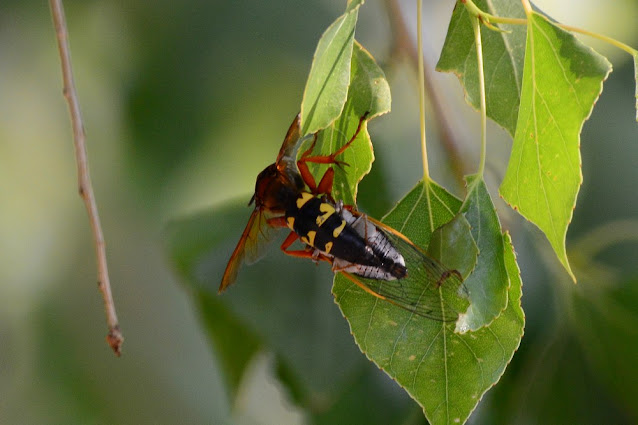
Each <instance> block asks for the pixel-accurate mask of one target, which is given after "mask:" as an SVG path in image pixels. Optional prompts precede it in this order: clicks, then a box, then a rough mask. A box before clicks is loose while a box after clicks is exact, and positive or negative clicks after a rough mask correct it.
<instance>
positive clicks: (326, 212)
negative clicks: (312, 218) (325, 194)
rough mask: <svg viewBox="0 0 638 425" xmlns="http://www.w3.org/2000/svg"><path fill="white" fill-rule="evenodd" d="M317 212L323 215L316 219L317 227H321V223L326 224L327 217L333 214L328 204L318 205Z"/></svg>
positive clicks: (333, 211)
mask: <svg viewBox="0 0 638 425" xmlns="http://www.w3.org/2000/svg"><path fill="white" fill-rule="evenodd" d="M319 211H320V212H322V213H323V214H321V215H319V216H318V217H317V226H321V225H322V224H323V223H325V222H326V220H327V219H328V217H330V216H331V215H332V214H334V213H335V209H334V207H333V206H332V205H330V204H326V203H325V202H323V203H321V204H320V205H319Z"/></svg>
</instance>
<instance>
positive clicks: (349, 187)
mask: <svg viewBox="0 0 638 425" xmlns="http://www.w3.org/2000/svg"><path fill="white" fill-rule="evenodd" d="M350 80H351V81H350V88H349V90H348V98H347V101H346V103H345V106H344V108H343V113H342V114H341V115H340V116H339V118H338V119H337V120H336V121H334V122H333V123H332V124H330V125H329V126H328V127H327V128H326V129H325V130H323V131H321V132H319V135H318V139H317V145H316V146H315V150H314V153H313V154H314V155H330V154H331V153H333V152H336V151H337V150H338V149H339V148H340V147H341V146H343V145H344V144H345V143H347V142H348V140H350V138H351V137H352V135H353V134H354V133H355V131H356V129H357V126H358V125H359V120H360V119H361V117H362V116H363V115H364V114H365V113H366V112H367V113H368V117H367V119H370V118H373V117H376V116H379V115H381V114H384V113H387V112H389V111H390V104H391V100H390V99H391V97H390V86H389V85H388V82H387V80H386V79H385V75H384V74H383V71H382V70H381V68H379V66H378V65H377V63H376V62H375V61H374V59H373V58H372V56H371V55H370V53H368V51H367V50H365V49H364V48H363V47H362V46H361V45H360V44H359V43H355V45H354V48H353V54H352V75H351V78H350ZM307 146H308V143H306V145H304V146H302V148H301V149H299V151H300V152H303V151H304V150H305V148H307ZM337 159H338V160H339V161H344V162H345V163H346V164H347V165H344V166H342V167H340V166H336V167H335V166H333V165H330V166H332V167H333V168H334V170H335V179H334V184H333V189H332V194H333V196H334V198H335V199H339V200H342V201H343V202H344V203H345V204H346V205H355V204H356V198H357V185H358V184H359V182H360V181H361V179H362V178H363V176H365V175H366V174H368V173H369V172H370V168H371V167H372V161H374V154H373V152H372V143H371V142H370V135H369V134H368V129H367V125H366V124H365V123H364V124H363V128H362V129H361V132H360V133H359V135H358V136H357V138H356V139H355V141H354V142H353V143H352V145H350V146H349V147H348V149H346V150H345V152H343V154H341V155H340V156H339V157H338V158H337ZM309 165H310V167H309V168H310V170H311V172H312V173H313V175H314V176H315V178H316V179H317V180H319V179H320V178H321V176H323V173H325V171H326V170H327V168H328V167H329V166H328V165H319V164H309Z"/></svg>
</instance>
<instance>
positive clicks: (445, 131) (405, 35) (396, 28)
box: [385, 0, 466, 187]
mask: <svg viewBox="0 0 638 425" xmlns="http://www.w3.org/2000/svg"><path fill="white" fill-rule="evenodd" d="M385 6H386V10H387V12H388V17H389V19H390V26H391V28H392V37H393V39H394V46H393V52H400V53H403V54H405V55H406V56H407V57H408V59H409V61H410V62H411V63H412V64H413V66H414V68H415V69H416V68H417V63H418V51H417V48H416V46H415V43H414V39H413V37H412V36H410V34H409V32H408V29H407V27H406V24H405V20H404V19H403V15H402V14H401V9H400V7H399V4H398V3H397V1H396V0H386V1H385ZM429 69H430V68H429V67H428V66H425V67H424V69H423V76H424V79H425V91H426V94H427V100H428V102H429V103H430V105H431V106H432V110H433V113H434V114H435V115H436V119H435V120H434V121H435V123H436V126H437V127H438V131H439V134H440V136H441V140H442V142H443V146H444V147H445V149H446V150H447V152H448V155H449V156H450V165H451V167H452V170H453V173H454V176H455V177H456V179H457V182H458V183H459V184H460V185H461V187H463V186H464V185H465V180H464V178H463V176H464V174H465V170H466V166H465V163H464V161H463V157H462V156H461V154H460V152H459V147H458V144H457V143H456V141H455V140H454V135H453V133H454V132H453V131H452V126H451V124H450V122H449V121H448V119H447V116H446V114H445V113H443V106H442V103H441V100H440V99H439V95H438V93H437V90H436V88H435V87H434V84H433V83H432V75H431V73H430V71H429Z"/></svg>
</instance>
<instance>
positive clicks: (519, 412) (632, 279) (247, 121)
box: [0, 0, 638, 424]
mask: <svg viewBox="0 0 638 425" xmlns="http://www.w3.org/2000/svg"><path fill="white" fill-rule="evenodd" d="M442 3H444V4H442ZM545 3H547V4H542V2H541V3H539V5H540V6H541V8H544V9H545V10H547V11H548V12H549V13H550V14H551V15H552V16H553V17H555V18H557V19H559V20H561V21H563V22H565V23H569V24H573V25H578V26H581V27H586V28H588V29H591V30H593V31H597V32H601V33H605V34H608V35H611V36H614V37H617V38H618V39H620V40H622V41H624V42H626V43H628V44H631V45H633V46H638V33H637V32H636V31H637V28H636V27H635V25H634V23H635V22H636V20H637V19H638V13H637V5H636V4H635V2H634V1H631V0H627V1H617V2H613V4H604V5H600V4H599V3H597V2H593V1H592V2H583V1H580V2H575V1H574V2H563V3H566V4H561V5H553V4H552V2H545ZM387 4H389V2H375V1H369V2H368V3H367V4H365V5H364V6H363V8H362V10H361V14H360V19H359V24H358V28H357V38H358V39H359V40H360V41H361V42H362V43H363V45H364V46H366V47H367V48H368V49H369V50H370V51H371V53H372V54H373V55H374V56H375V57H376V58H377V60H378V61H379V62H380V64H381V66H382V67H384V69H385V71H386V73H387V76H388V79H389V81H390V84H391V86H392V90H393V113H392V114H390V115H388V116H386V117H382V118H380V119H378V120H375V121H374V122H372V123H371V124H370V132H371V134H372V138H373V141H374V143H375V150H376V157H377V162H375V165H374V169H373V170H374V171H373V175H372V176H371V177H370V178H368V179H366V180H364V182H363V184H362V187H361V193H360V202H361V205H362V207H363V209H364V210H366V211H368V212H370V213H371V214H372V215H373V216H377V217H380V216H381V215H383V213H384V212H385V211H386V210H387V209H388V208H390V207H391V205H392V204H393V202H395V201H396V200H398V199H399V198H400V197H401V196H402V194H404V193H405V192H406V191H407V190H408V189H409V188H410V187H412V186H413V185H414V183H415V182H416V180H417V179H418V178H419V176H420V175H421V167H420V162H419V161H420V160H419V155H418V153H419V146H418V115H417V109H418V108H417V99H416V96H415V83H416V78H415V75H414V72H413V70H412V68H411V64H410V63H409V62H408V61H407V60H406V59H405V57H401V56H400V55H396V54H395V53H396V52H395V51H394V50H393V46H394V44H393V38H392V33H391V31H390V28H391V25H390V21H389V20H388V17H387V8H386V6H387ZM400 4H401V6H402V10H403V12H404V16H405V17H406V18H407V20H408V25H407V27H408V30H409V31H410V32H413V28H414V27H415V22H413V21H414V19H413V16H414V11H415V6H414V4H413V2H411V1H409V2H408V1H406V2H400ZM576 4H577V5H578V9H577V10H576V8H575V6H574V5H576ZM570 5H571V6H570ZM65 6H66V8H67V21H68V25H69V31H70V42H71V47H72V58H73V65H74V71H75V78H76V85H77V88H78V91H79V95H80V103H81V106H82V110H83V114H84V119H85V127H86V131H87V138H88V149H89V157H90V161H91V172H92V177H93V183H94V188H95V191H96V196H97V200H98V205H99V207H100V214H101V219H102V223H103V227H104V233H105V237H106V241H107V249H108V256H109V262H110V263H109V266H110V272H111V281H112V285H113V292H114V297H115V301H116V305H117V308H118V313H119V318H120V322H121V327H122V330H123V333H124V336H125V338H126V342H125V344H124V354H123V356H122V358H119V359H118V358H115V357H114V356H113V354H112V353H111V351H110V350H109V348H108V346H107V345H106V343H105V342H104V336H105V333H106V329H105V323H104V315H103V311H102V301H101V298H100V295H99V293H98V291H97V289H96V285H95V282H96V272H95V260H94V255H93V247H92V242H91V240H92V239H91V234H90V232H89V226H88V222H87V219H86V213H85V210H84V207H83V205H82V203H81V201H80V199H79V197H78V196H77V191H76V174H75V173H76V172H75V163H74V154H73V147H72V142H71V140H72V139H71V133H70V125H69V118H68V113H67V107H66V104H65V102H64V99H63V97H62V95H61V87H62V84H61V75H60V65H59V58H58V56H57V48H56V42H55V38H54V32H53V28H52V24H51V19H50V15H49V9H48V7H47V4H46V3H45V2H30V1H13V0H8V1H7V0H5V1H3V2H2V3H0V206H1V208H0V247H1V248H0V252H1V253H2V255H0V423H16V424H17V423H20V424H28V423H38V424H44V423H78V424H80V423H81V424H90V423H95V424H102V423H122V424H124V423H131V424H132V423H135V424H141V423H212V424H217V423H241V424H288V423H290V424H299V423H309V422H312V419H311V418H310V417H309V416H308V414H307V413H304V412H303V411H302V410H301V409H298V408H295V407H294V405H293V403H292V401H291V399H290V397H288V393H287V391H286V390H285V389H284V388H283V387H282V386H281V385H280V384H278V383H277V381H276V380H275V379H274V378H273V376H274V372H273V370H272V365H273V359H272V355H270V354H269V353H268V352H264V353H263V354H261V355H259V356H258V358H257V359H256V360H255V361H254V364H253V365H252V366H251V368H250V369H249V371H248V373H247V375H246V377H245V379H244V382H243V384H242V387H241V389H240V392H239V396H238V398H237V400H235V401H231V400H230V399H229V396H228V393H227V391H226V390H225V388H224V383H223V382H224V381H223V374H224V372H223V371H222V370H220V367H219V366H218V363H217V361H216V357H215V354H214V350H212V349H211V346H210V344H209V342H208V341H207V339H206V334H205V332H204V331H203V329H202V327H201V325H200V322H199V320H198V317H199V314H198V311H197V310H196V308H195V305H194V304H193V303H192V302H191V301H192V300H191V298H190V297H189V292H188V291H187V290H186V289H185V287H184V286H183V285H182V284H181V283H180V282H179V281H178V279H177V277H176V274H175V273H174V272H173V270H172V265H171V261H170V258H168V254H167V251H166V249H165V240H164V239H165V234H164V229H165V226H166V223H167V222H168V221H169V220H171V219H172V218H174V217H180V216H184V215H187V214H190V213H194V212H197V211H201V210H203V209H205V208H210V207H212V206H215V205H221V204H223V203H224V202H225V201H227V200H229V199H237V198H238V197H239V198H241V199H242V200H243V199H245V201H246V202H247V201H248V199H249V198H250V196H251V192H252V189H253V185H254V179H255V176H256V174H257V173H258V172H259V171H260V170H261V169H262V168H263V167H264V166H266V165H267V164H269V163H271V162H272V161H273V160H274V157H275V155H276V152H277V150H278V148H279V146H280V143H281V140H282V137H283V136H284V134H285V131H286V129H287V128H288V125H289V124H290V121H291V120H292V118H293V116H294V115H295V114H296V113H297V111H298V108H299V104H300V102H301V95H302V92H303V87H304V83H305V78H306V75H307V72H308V70H309V68H310V63H311V60H312V54H313V52H314V47H315V44H316V42H317V40H318V39H319V37H320V35H321V33H322V32H323V30H324V29H325V28H326V27H327V26H328V25H329V24H330V23H331V22H332V21H333V20H334V18H336V16H338V15H339V14H340V13H341V12H342V10H343V8H344V2H343V1H337V0H315V1H308V2H303V3H302V2H298V1H293V0H277V1H269V2H265V1H259V0H244V1H235V2H227V1H197V0H195V1H193V0H189V1H183V2H169V1H155V2H145V1H139V0H128V1H109V2H106V1H84V2H68V3H67V4H66V5H65ZM452 7H453V4H452V2H425V8H426V9H425V10H427V12H428V13H427V17H426V25H425V28H427V34H426V60H427V61H428V66H429V67H430V68H432V67H433V65H434V64H435V63H436V60H437V58H438V51H439V50H440V47H441V45H442V43H443V39H444V37H445V31H446V23H447V20H448V19H449V16H450V14H451V10H452ZM561 8H563V10H561ZM596 46H597V47H598V46H600V45H599V44H597V45H596ZM600 51H601V53H603V54H606V55H608V56H609V57H610V60H611V61H612V63H613V64H614V69H615V71H614V73H613V74H612V75H611V77H610V78H609V80H608V81H607V82H606V84H605V91H604V93H603V95H602V97H601V98H600V100H599V101H598V104H597V106H596V109H595V110H594V113H593V115H592V118H591V119H590V121H588V122H587V123H586V125H585V128H584V132H583V137H582V140H581V148H582V155H583V174H584V184H583V187H582V189H581V192H580V196H579V200H578V204H577V208H576V211H575V215H574V220H573V223H572V228H571V229H570V232H569V235H568V249H570V248H571V249H573V250H574V251H573V252H572V260H573V261H574V266H575V268H576V270H577V271H576V273H577V275H578V276H579V278H580V282H579V285H578V286H577V287H574V286H573V285H572V284H571V283H569V281H568V278H567V276H566V275H565V273H563V272H562V271H561V270H560V267H559V265H558V262H557V261H556V260H555V259H554V258H552V256H551V254H549V255H548V254H547V253H548V252H551V251H550V247H549V244H548V243H547V241H546V240H545V239H544V237H543V236H542V235H541V234H540V232H538V231H537V230H535V229H534V228H532V226H531V225H529V224H526V223H524V222H523V221H522V219H521V218H520V217H518V216H516V215H514V214H512V213H511V212H509V211H508V210H507V209H506V208H505V207H504V205H503V204H502V202H501V201H500V200H498V199H497V198H498V197H497V195H496V194H495V197H496V200H495V202H497V207H498V208H499V209H500V211H502V212H503V224H504V226H505V227H506V228H508V229H510V230H511V232H512V233H513V239H514V244H515V247H516V249H517V252H518V259H519V265H520V267H521V270H522V277H523V283H524V289H523V291H524V295H523V303H524V304H523V305H524V308H525V311H526V315H527V326H526V335H525V337H524V338H523V342H522V345H521V348H520V349H519V352H518V353H517V354H516V355H515V357H514V360H513V363H512V364H511V365H510V367H509V369H508V371H507V372H506V374H505V376H504V377H503V379H502V381H501V382H500V383H499V384H498V385H497V387H496V388H495V389H494V390H493V391H491V392H489V393H488V394H487V396H486V397H485V400H484V401H483V402H482V403H481V404H480V405H479V408H478V411H477V412H475V414H474V416H473V417H472V418H471V420H470V421H471V422H473V423H603V422H604V423H635V422H636V421H638V409H637V407H636V405H635V400H636V399H638V384H637V382H638V366H636V363H635V359H636V358H638V342H637V341H638V338H637V337H638V290H637V289H636V288H637V286H636V285H638V280H636V277H637V276H638V273H637V271H638V270H637V268H636V252H637V250H636V246H637V244H636V237H637V235H636V234H637V233H638V231H637V230H636V226H637V225H636V220H638V197H637V196H636V185H637V182H638V178H637V177H638V143H637V142H638V124H636V122H635V116H634V115H635V110H634V109H633V108H634V101H635V99H634V79H633V78H634V77H633V65H632V63H631V61H630V58H629V57H628V56H627V55H623V54H620V53H619V52H618V51H616V50H612V49H610V48H608V47H607V46H602V47H601V48H600ZM433 79H434V80H433V81H434V85H435V87H436V91H437V94H438V96H439V98H440V99H441V105H442V110H443V111H444V112H445V113H446V117H447V119H448V121H449V126H450V129H451V134H452V137H453V140H454V141H455V143H457V146H458V149H459V150H460V151H461V153H462V156H463V158H464V161H465V166H466V169H465V172H466V173H469V172H472V171H474V170H475V168H476V157H477V152H478V132H479V127H478V117H477V115H476V114H475V113H474V112H472V111H471V110H470V108H469V107H468V106H467V105H465V103H464V102H463V94H462V91H461V89H460V87H459V84H458V82H457V81H456V78H455V77H453V76H450V75H433ZM428 114H429V117H431V118H432V117H436V115H435V114H434V112H433V111H429V113H428ZM438 129H439V127H437V125H436V122H435V121H434V118H433V119H432V120H431V123H430V125H429V133H430V137H429V139H428V140H429V144H430V150H431V159H430V161H431V169H432V174H433V176H434V177H435V178H436V179H437V180H439V181H441V182H442V183H443V184H444V185H445V186H447V187H448V188H449V189H450V190H451V191H452V192H454V193H456V194H457V195H459V196H461V195H462V193H463V192H462V188H461V187H460V186H459V184H458V180H457V179H455V178H454V174H453V172H452V168H451V166H450V163H449V159H448V157H447V156H446V154H445V150H444V149H443V148H442V147H441V144H440V141H439V138H438V136H439V134H440V133H441V132H440V131H439V130H438ZM489 131H490V144H489V146H488V149H489V151H488V155H489V156H488V172H489V173H488V177H489V178H490V179H491V180H488V183H489V184H491V186H492V188H496V187H497V186H498V183H499V182H500V179H501V177H502V175H503V172H504V170H505V164H506V160H507V157H508V155H509V148H510V146H511V140H509V139H508V137H507V136H506V135H505V134H504V132H503V131H502V130H500V129H498V128H496V127H494V126H492V127H491V128H490V130H489ZM379 187H382V188H383V189H382V190H379ZM249 212H250V210H249V209H248V208H247V209H246V218H247V217H248V214H249ZM619 219H623V220H629V221H626V222H624V223H621V224H620V225H619V226H617V228H613V227H612V228H610V229H608V230H607V231H604V232H603V233H601V235H607V236H609V237H610V238H611V240H612V241H615V240H621V239H622V240H623V243H621V244H614V245H612V246H611V247H610V248H607V247H606V246H603V248H606V249H603V250H601V252H600V253H599V254H600V255H597V256H596V259H597V260H599V261H601V262H602V263H603V264H605V265H606V266H608V267H613V270H614V271H615V272H616V274H614V275H612V274H610V273H609V270H607V269H603V268H602V267H600V266H598V265H597V264H594V263H593V262H592V260H591V258H589V257H588V256H587V255H586V254H587V249H593V250H594V251H595V250H596V245H597V244H603V242H605V241H604V240H603V239H604V237H605V236H600V235H598V236H597V235H594V236H597V237H594V238H593V241H591V240H589V241H588V240H586V239H585V240H584V239H582V238H583V237H586V236H587V235H590V234H591V232H592V231H593V230H594V229H596V228H598V227H599V226H601V225H605V224H607V223H610V222H614V221H615V220H619ZM242 220H243V219H242ZM242 220H240V221H242ZM221 225H223V224H221ZM240 231H241V228H239V229H238V231H237V237H239V234H240V233H239V232H240ZM632 235H633V238H632ZM632 239H633V240H632ZM581 254H582V255H581ZM273 255H277V253H273ZM286 261H294V260H286ZM248 286H250V285H248ZM244 290H245V291H250V290H251V288H250V287H247V288H244ZM322 296H324V297H326V298H327V299H329V297H330V289H329V285H328V283H327V282H326V283H325V292H324V293H323V295H322ZM223 300H224V298H222V301H223ZM299 302H300V304H301V305H302V308H303V304H302V303H303V302H304V301H303V300H300V301H299ZM326 314H328V315H331V317H332V316H334V317H332V318H333V319H335V322H336V323H337V324H336V325H335V326H336V329H337V330H338V332H339V333H341V334H343V335H345V338H346V340H347V339H348V338H349V335H348V328H347V324H346V322H345V320H343V319H342V318H341V317H340V315H339V312H338V309H337V308H336V307H334V306H333V307H332V309H331V310H330V311H328V312H327V313H326ZM331 320H332V319H331ZM339 329H340V330H339ZM350 341H351V340H350ZM291 344H293V345H294V340H292V341H291ZM326 344H331V341H326ZM351 344H352V345H351V346H348V347H349V349H350V350H351V351H353V352H354V351H356V348H355V346H354V341H351ZM337 361H338V359H337ZM369 368H370V371H371V372H370V374H371V376H373V377H374V379H373V381H372V382H371V383H370V384H369V385H379V386H381V387H384V388H385V387H387V391H388V393H389V394H391V396H389V398H388V399H387V400H388V402H389V403H392V404H393V408H398V409H403V410H405V411H406V412H407V413H405V414H404V415H402V417H401V419H400V421H398V422H396V423H420V421H421V419H420V415H419V414H418V411H417V412H416V414H415V413H414V411H415V409H414V408H413V407H409V406H411V404H410V403H409V402H407V401H406V400H405V396H402V395H401V393H400V392H399V391H396V390H395V387H396V384H394V383H393V382H392V381H390V380H389V379H387V378H385V376H384V375H383V374H381V373H380V372H378V371H376V368H375V367H374V366H372V365H371V364H370V365H369ZM360 385H362V386H363V385H364V383H360ZM365 385H368V383H367V382H366V383H365ZM355 391H356V390H355V389H353V391H352V394H351V395H353V398H352V400H351V401H349V403H358V404H364V403H366V402H367V401H368V400H365V399H363V400H359V399H357V398H356V397H355V395H356V394H355ZM343 402H344V403H346V406H348V405H347V402H346V401H343ZM375 408H376V409H379V411H381V410H383V409H384V406H383V405H382V403H378V404H377V405H376V406H375V407H374V408H373V407H370V409H371V410H370V412H369V414H370V415H372V416H374V415H375ZM347 410H348V409H347V408H346V409H345V410H344V411H346V412H347ZM386 410H387V409H386ZM339 418H341V420H342V421H343V422H342V423H358V421H356V419H352V418H350V419H346V418H347V416H344V415H341V416H339ZM406 418H407V419H406ZM326 421H328V420H327V419H326ZM337 422H338V421H337V420H336V419H332V420H331V421H328V422H325V423H337Z"/></svg>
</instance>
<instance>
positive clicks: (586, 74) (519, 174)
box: [500, 13, 611, 278]
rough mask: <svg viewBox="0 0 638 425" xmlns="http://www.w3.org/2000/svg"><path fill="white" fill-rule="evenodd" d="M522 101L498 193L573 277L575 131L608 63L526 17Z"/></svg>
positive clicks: (576, 182)
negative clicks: (568, 242) (570, 232)
mask: <svg viewBox="0 0 638 425" xmlns="http://www.w3.org/2000/svg"><path fill="white" fill-rule="evenodd" d="M525 58H526V59H525V69H524V73H523V90H522V95H521V106H520V112H519V117H518V123H517V125H516V134H515V136H514V145H513V147H512V154H511V156H510V161H509V164H508V168H507V172H506V174H505V178H504V180H503V183H502V184H501V187H500V193H501V195H502V196H503V198H504V199H505V200H506V201H507V202H508V203H509V204H510V205H511V206H512V207H513V208H514V209H516V210H517V211H519V212H520V213H521V214H522V215H523V216H524V217H525V218H526V219H528V220H529V221H531V222H533V223H534V224H536V225H537V226H538V227H539V228H540V229H541V230H542V231H543V232H544V233H545V235H546V236H547V238H548V239H549V241H550V243H551V245H552V247H553V248H554V251H556V254H557V255H558V258H559V259H560V261H561V263H562V264H563V266H564V267H565V269H566V270H567V271H568V272H569V274H570V275H571V276H572V278H574V275H573V273H572V271H571V269H570V266H569V262H568V260H567V253H566V251H565V237H566V234H567V227H568V225H569V222H570V221H571V218H572V212H573V209H574V206H575V203H576V196H577V194H578V190H579V187H580V184H581V182H582V175H581V161H580V150H579V144H580V131H581V129H582V126H583V123H584V122H585V120H586V119H587V118H588V117H589V114H590V113H591V110H592V108H593V105H594V102H595V101H596V99H598V96H599V95H600V93H601V90H602V82H603V81H604V79H605V78H606V77H607V75H608V74H609V72H610V71H611V65H610V64H609V62H608V61H607V60H606V59H605V58H604V57H602V56H600V55H599V54H597V53H596V52H594V51H593V50H592V49H591V48H589V47H587V46H585V45H583V44H582V43H581V42H580V41H578V40H577V39H576V38H575V37H574V36H573V35H571V34H570V33H568V32H566V31H563V30H562V29H560V28H558V27H556V26H555V25H553V24H552V23H551V22H549V21H548V20H547V19H546V18H544V17H543V16H540V15H538V14H535V13H534V14H532V15H530V16H529V18H528V30H527V48H526V53H525Z"/></svg>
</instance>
